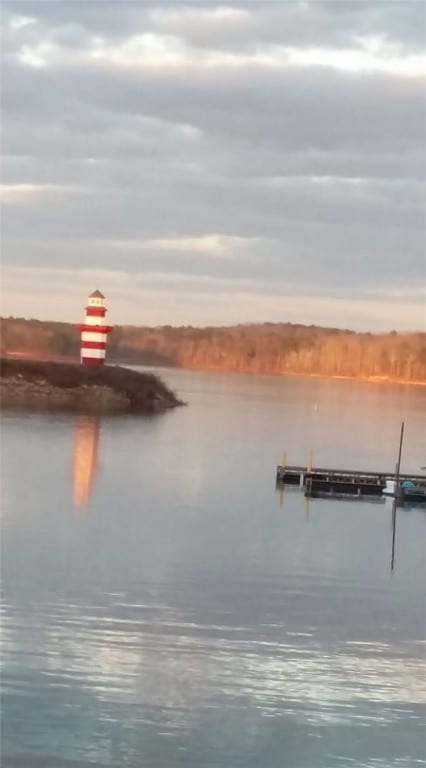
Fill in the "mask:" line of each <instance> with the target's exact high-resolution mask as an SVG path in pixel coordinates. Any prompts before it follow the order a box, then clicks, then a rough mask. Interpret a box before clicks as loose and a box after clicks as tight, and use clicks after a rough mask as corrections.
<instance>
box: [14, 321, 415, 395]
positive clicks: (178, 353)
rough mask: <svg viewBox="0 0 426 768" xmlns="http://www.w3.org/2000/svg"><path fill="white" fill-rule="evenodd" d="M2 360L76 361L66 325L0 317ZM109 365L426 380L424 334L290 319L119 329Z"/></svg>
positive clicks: (111, 341)
mask: <svg viewBox="0 0 426 768" xmlns="http://www.w3.org/2000/svg"><path fill="white" fill-rule="evenodd" d="M0 332H1V354H2V357H8V356H12V355H13V356H21V357H32V358H38V359H63V360H67V359H75V360H77V359H78V355H79V344H80V341H79V331H78V330H77V328H75V327H74V326H73V325H71V324H68V323H58V322H47V321H41V320H34V319H31V320H27V319H24V318H14V317H9V318H2V319H1V320H0ZM107 359H108V360H109V361H110V362H116V363H127V364H138V363H140V364H143V365H156V366H159V365H165V366H178V367H181V368H194V369H195V368H197V369H205V370H216V371H239V372H248V373H270V374H304V375H317V376H341V377H351V378H362V379H378V380H391V381H406V382H413V383H426V333H422V332H396V331H391V332H390V333H380V334H377V333H374V334H373V333H358V332H354V331H350V330H341V329H337V328H322V327H319V326H314V325H309V326H306V325H295V324H291V323H262V324H250V323H248V324H244V325H235V326H229V327H206V328H198V327H192V326H184V327H172V326H168V325H167V326H161V327H153V328H150V327H138V326H124V325H123V326H116V327H115V328H114V330H113V331H112V332H111V334H110V335H109V338H108V350H107Z"/></svg>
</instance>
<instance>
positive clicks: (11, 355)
mask: <svg viewBox="0 0 426 768" xmlns="http://www.w3.org/2000/svg"><path fill="white" fill-rule="evenodd" d="M9 359H10V360H31V361H37V360H39V361H40V362H45V363H50V362H52V363H56V362H57V363H68V364H73V365H80V361H79V360H78V359H77V358H76V357H71V356H60V355H55V356H47V355H45V356H42V355H39V354H37V355H34V356H31V355H30V354H28V353H27V352H19V351H8V352H5V353H3V355H2V357H1V360H2V361H3V360H9ZM127 365H131V366H141V367H142V366H143V367H144V368H153V369H154V370H155V369H158V368H164V369H165V370H167V369H169V368H170V370H173V369H174V370H180V371H205V372H209V371H210V372H212V373H240V374H244V375H248V376H298V377H303V376H304V377H306V378H313V379H329V380H339V379H341V380H343V381H357V382H360V383H361V382H363V383H366V384H401V385H404V386H410V387H411V386H413V387H426V380H425V381H413V380H409V379H396V378H395V379H394V378H391V377H389V376H381V375H372V376H347V375H345V374H325V373H307V372H299V371H253V370H249V369H236V368H224V367H217V366H194V365H189V366H183V365H173V366H172V365H170V366H167V365H154V364H152V363H143V362H136V361H134V360H132V361H126V362H123V361H122V360H120V361H118V360H114V359H110V360H108V361H107V363H106V366H105V367H106V368H111V367H123V368H126V366H127ZM128 370H131V369H128Z"/></svg>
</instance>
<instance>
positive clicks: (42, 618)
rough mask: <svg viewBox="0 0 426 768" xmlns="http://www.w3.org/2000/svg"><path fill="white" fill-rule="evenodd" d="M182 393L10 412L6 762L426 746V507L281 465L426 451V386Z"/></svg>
mask: <svg viewBox="0 0 426 768" xmlns="http://www.w3.org/2000/svg"><path fill="white" fill-rule="evenodd" d="M162 376H163V378H164V380H165V381H166V382H167V383H169V384H170V385H171V386H172V387H173V388H175V389H176V390H177V391H178V393H179V394H180V395H181V396H182V397H183V398H184V399H185V400H186V401H187V402H188V404H189V405H188V407H187V408H181V409H177V410H175V411H173V412H171V413H168V414H166V415H164V416H160V417H155V418H150V419H138V418H129V417H117V418H110V419H107V418H106V419H103V420H102V421H101V422H96V421H95V420H91V419H82V418H81V417H80V418H76V417H71V416H58V415H54V416H53V415H52V416H43V415H22V414H7V415H3V417H2V536H1V540H2V589H3V608H2V612H3V613H2V664H3V672H2V685H1V693H2V702H1V717H2V736H1V748H2V766H3V768H7V767H8V766H13V767H17V766H19V768H27V767H28V768H35V767H37V768H62V766H64V767H66V768H77V766H78V767H81V768H82V767H83V766H85V767H86V766H108V767H110V766H111V767H112V766H114V768H121V767H122V766H131V767H132V768H140V767H142V766H143V767H150V766H155V767H158V768H163V767H164V768H174V767H175V766H179V767H182V768H183V766H185V767H186V766H194V768H198V767H200V768H204V767H208V768H219V766H222V767H225V768H234V767H237V766H238V767H240V768H249V767H251V766H253V767H256V768H257V767H259V768H275V767H277V768H278V767H279V768H287V767H288V768H320V767H321V768H345V767H346V766H348V767H349V766H353V767H354V768H362V767H363V766H368V767H371V768H373V767H374V768H384V767H385V766H398V767H401V766H403V767H404V768H408V767H409V768H412V767H414V766H419V765H426V750H425V738H424V733H425V730H424V725H425V722H424V716H425V709H426V706H425V705H426V675H425V671H426V657H425V651H426V633H425V629H426V619H425V584H426V557H425V554H426V511H424V510H421V509H407V510H400V511H398V517H397V528H396V550H395V568H394V571H393V573H391V570H390V560H391V543H392V530H391V504H390V502H389V501H386V502H385V503H367V502H348V501H346V502H342V501H329V500H327V501H326V500H315V501H311V503H310V504H309V506H307V505H306V502H305V499H304V498H303V495H302V494H301V493H300V492H299V491H297V490H291V489H289V490H286V491H285V493H284V495H283V496H282V497H281V498H280V496H279V495H277V494H276V492H275V488H274V480H275V466H276V464H277V462H278V461H279V459H280V456H281V453H282V450H283V449H286V450H287V460H288V462H289V463H305V462H306V460H307V456H308V454H309V450H310V448H312V449H313V455H314V463H315V464H319V465H326V466H327V465H331V466H340V467H343V468H345V467H353V468H359V469H383V470H389V469H392V468H393V467H394V466H395V461H396V455H397V449H398V440H399V428H400V423H401V420H402V419H404V420H405V425H406V433H405V434H406V436H405V445H404V455H403V466H402V469H403V470H404V469H405V470H407V471H419V467H420V466H421V465H425V464H426V446H425V443H424V435H425V426H426V423H425V412H426V408H425V406H426V391H425V390H424V389H421V388H414V387H413V388H409V387H404V386H395V387H393V386H385V385H370V384H359V383H353V382H348V381H326V380H315V379H303V378H291V377H289V378H277V377H256V376H237V375H235V376H233V375H216V374H208V373H191V372H182V371H167V370H164V371H163V372H162Z"/></svg>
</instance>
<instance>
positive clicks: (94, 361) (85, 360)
mask: <svg viewBox="0 0 426 768" xmlns="http://www.w3.org/2000/svg"><path fill="white" fill-rule="evenodd" d="M80 362H81V364H82V365H104V363H105V358H104V357H82V358H81V360H80Z"/></svg>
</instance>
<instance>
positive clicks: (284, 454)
mask: <svg viewBox="0 0 426 768" xmlns="http://www.w3.org/2000/svg"><path fill="white" fill-rule="evenodd" d="M286 464H287V451H283V455H282V456H281V466H282V467H285V466H286Z"/></svg>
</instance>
